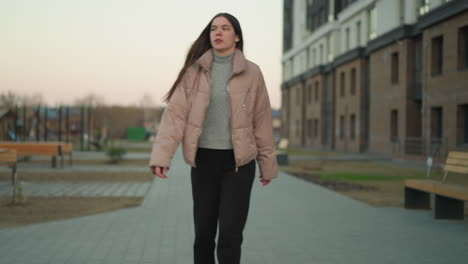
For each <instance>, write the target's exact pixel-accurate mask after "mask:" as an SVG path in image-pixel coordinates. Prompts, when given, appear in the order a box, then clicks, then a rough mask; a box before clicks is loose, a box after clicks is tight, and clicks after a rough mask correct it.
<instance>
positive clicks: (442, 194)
mask: <svg viewBox="0 0 468 264" xmlns="http://www.w3.org/2000/svg"><path fill="white" fill-rule="evenodd" d="M449 172H455V173H460V174H468V153H465V152H450V153H449V155H448V158H447V161H446V163H445V166H444V177H443V179H442V182H440V181H435V180H406V181H405V208H407V209H431V201H430V199H431V194H434V208H433V212H434V218H436V219H463V218H464V207H465V201H467V200H468V188H465V187H463V186H460V185H455V184H449V183H446V182H445V181H446V179H447V175H448V173H449Z"/></svg>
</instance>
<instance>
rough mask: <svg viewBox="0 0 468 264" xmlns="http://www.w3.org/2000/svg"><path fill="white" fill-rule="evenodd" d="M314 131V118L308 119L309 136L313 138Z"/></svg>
mask: <svg viewBox="0 0 468 264" xmlns="http://www.w3.org/2000/svg"><path fill="white" fill-rule="evenodd" d="M312 131H313V128H312V119H309V120H307V132H308V133H307V136H308V137H309V138H312Z"/></svg>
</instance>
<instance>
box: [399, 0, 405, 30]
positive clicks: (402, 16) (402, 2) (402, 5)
mask: <svg viewBox="0 0 468 264" xmlns="http://www.w3.org/2000/svg"><path fill="white" fill-rule="evenodd" d="M405 2H406V0H400V1H398V9H399V13H400V25H403V24H404V23H405Z"/></svg>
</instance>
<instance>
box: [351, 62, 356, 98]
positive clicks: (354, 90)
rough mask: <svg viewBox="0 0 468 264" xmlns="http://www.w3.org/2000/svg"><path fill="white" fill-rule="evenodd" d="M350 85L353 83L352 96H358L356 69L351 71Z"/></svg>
mask: <svg viewBox="0 0 468 264" xmlns="http://www.w3.org/2000/svg"><path fill="white" fill-rule="evenodd" d="M350 79H351V80H350V83H351V94H352V95H353V94H356V68H352V69H351V75H350Z"/></svg>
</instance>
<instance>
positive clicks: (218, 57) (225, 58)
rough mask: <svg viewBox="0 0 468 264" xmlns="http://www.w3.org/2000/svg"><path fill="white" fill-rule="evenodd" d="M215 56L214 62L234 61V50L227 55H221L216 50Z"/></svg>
mask: <svg viewBox="0 0 468 264" xmlns="http://www.w3.org/2000/svg"><path fill="white" fill-rule="evenodd" d="M213 57H214V60H213V62H214V63H217V64H228V63H232V57H234V52H232V53H231V54H229V55H226V56H221V55H218V54H216V52H213Z"/></svg>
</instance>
